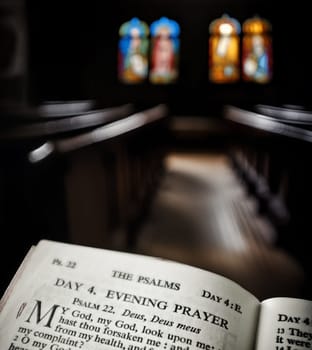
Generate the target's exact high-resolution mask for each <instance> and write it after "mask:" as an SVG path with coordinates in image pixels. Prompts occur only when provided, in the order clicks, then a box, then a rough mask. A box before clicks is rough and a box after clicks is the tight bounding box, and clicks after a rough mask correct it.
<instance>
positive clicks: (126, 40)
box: [118, 17, 149, 84]
mask: <svg viewBox="0 0 312 350" xmlns="http://www.w3.org/2000/svg"><path fill="white" fill-rule="evenodd" d="M148 34H149V28H148V25H147V24H146V23H145V22H143V21H140V20H139V19H138V18H136V17H134V18H132V19H131V20H130V21H129V22H126V23H124V24H122V25H121V27H120V29H119V36H120V39H119V50H118V77H119V79H120V81H122V82H124V83H130V84H133V83H134V84H135V83H141V82H143V81H144V80H145V79H146V78H147V75H148V49H149V40H148Z"/></svg>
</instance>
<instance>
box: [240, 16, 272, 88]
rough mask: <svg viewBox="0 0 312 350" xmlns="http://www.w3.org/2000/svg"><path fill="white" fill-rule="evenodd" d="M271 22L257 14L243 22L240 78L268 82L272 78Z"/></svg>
mask: <svg viewBox="0 0 312 350" xmlns="http://www.w3.org/2000/svg"><path fill="white" fill-rule="evenodd" d="M271 30H272V27H271V24H270V23H269V22H268V21H267V20H265V19H263V18H260V17H258V16H255V17H253V18H249V19H247V20H246V21H245V22H244V23H243V40H242V78H243V80H244V81H250V82H255V83H268V82H269V81H270V80H271V79H272V38H271Z"/></svg>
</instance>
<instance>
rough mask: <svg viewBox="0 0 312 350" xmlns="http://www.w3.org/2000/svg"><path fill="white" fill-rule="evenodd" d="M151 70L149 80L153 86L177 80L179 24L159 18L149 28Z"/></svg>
mask: <svg viewBox="0 0 312 350" xmlns="http://www.w3.org/2000/svg"><path fill="white" fill-rule="evenodd" d="M150 32H151V37H152V39H151V40H152V42H151V68H150V74H149V79H150V82H151V83H153V84H169V83H174V82H175V81H176V80H177V78H178V58H179V46H180V41H179V35H180V26H179V24H178V23H177V22H176V21H174V20H171V19H168V18H167V17H161V18H160V19H159V20H157V21H155V22H153V23H152V24H151V26H150Z"/></svg>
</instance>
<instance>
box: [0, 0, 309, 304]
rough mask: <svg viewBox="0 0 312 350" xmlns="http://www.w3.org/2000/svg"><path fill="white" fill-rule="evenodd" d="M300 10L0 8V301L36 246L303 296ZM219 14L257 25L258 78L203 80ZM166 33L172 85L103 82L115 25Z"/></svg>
mask: <svg viewBox="0 0 312 350" xmlns="http://www.w3.org/2000/svg"><path fill="white" fill-rule="evenodd" d="M307 6H308V5H307V3H301V2H300V1H299V2H296V4H294V3H289V4H286V3H282V4H281V5H278V4H273V3H272V1H268V0H263V1H253V2H250V1H246V0H239V1H234V0H218V1H216V0H209V1H207V0H206V1H204V0H179V1H178V0H166V1H165V0H149V1H143V0H123V1H121V0H115V1H112V2H110V3H109V4H108V2H105V1H95V0H94V1H93V0H91V1H88V2H74V1H58V0H57V1H55V0H54V1H51V0H48V1H38V0H0V154H1V166H0V230H1V236H2V244H1V246H2V254H1V269H2V270H1V271H2V272H1V293H3V292H4V291H5V289H6V287H7V286H8V284H9V282H10V280H11V279H12V277H13V275H14V273H15V271H16V269H17V268H18V266H19V264H20V263H21V261H22V259H23V257H24V256H25V254H26V252H27V250H28V249H29V247H30V246H31V245H33V244H36V243H37V242H38V241H39V240H40V239H51V240H58V241H62V242H69V243H75V244H82V245H87V246H94V247H100V248H105V249H113V250H120V251H128V252H134V253H139V254H146V255H152V256H159V257H163V258H167V259H172V260H175V261H180V262H183V263H187V264H190V265H194V266H198V267H201V268H203V269H206V270H209V271H213V272H217V273H219V274H221V275H223V276H226V277H228V278H230V279H232V280H234V281H236V282H237V283H239V284H240V285H241V286H243V287H244V288H246V289H247V290H249V291H251V292H252V293H253V294H254V295H255V296H256V297H258V298H259V299H264V298H268V297H273V296H292V297H299V298H306V299H312V287H311V285H312V264H311V243H310V242H311V233H312V230H311V221H310V220H311V206H310V199H311V196H312V182H311V181H312V180H311V179H312V171H311V170H312V169H311V164H310V163H311V162H310V161H309V159H311V158H310V157H311V154H312V153H311V150H312V147H311V146H312V145H311V143H312V104H311V97H312V96H311V82H312V71H311V69H310V65H311V62H310V57H309V54H308V52H309V44H310V32H311V29H310V27H309V26H310V23H309V18H308V13H309V12H308V10H307ZM224 13H226V14H229V15H230V16H232V17H234V18H236V19H237V20H238V21H239V22H240V23H242V22H243V21H244V20H246V19H247V18H250V17H252V16H254V15H256V14H257V15H260V16H262V17H263V18H266V19H267V20H268V21H269V22H270V23H271V25H272V46H273V51H272V52H273V69H272V70H273V76H272V79H271V80H270V81H269V82H268V83H265V84H257V83H253V82H245V81H242V80H239V81H237V82H235V83H230V84H216V83H213V82H211V81H209V79H208V75H209V66H208V61H209V49H208V38H209V31H208V27H209V24H210V23H211V21H213V20H214V19H216V18H219V17H221V16H222V15H223V14H224ZM161 16H166V17H168V18H173V19H174V20H175V21H177V22H178V23H179V25H180V28H181V33H180V52H179V61H178V69H179V77H178V79H177V81H176V82H174V83H172V84H158V85H157V84H151V83H150V82H149V81H144V82H142V83H140V84H123V83H121V82H120V81H119V80H118V72H117V52H118V40H119V34H118V31H119V27H120V26H121V24H122V23H124V22H126V21H128V20H130V19H131V18H133V17H138V18H140V19H141V20H143V21H145V22H146V23H148V24H150V23H151V22H153V21H155V20H156V19H158V18H160V17H161Z"/></svg>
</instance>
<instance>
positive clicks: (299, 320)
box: [256, 298, 312, 350]
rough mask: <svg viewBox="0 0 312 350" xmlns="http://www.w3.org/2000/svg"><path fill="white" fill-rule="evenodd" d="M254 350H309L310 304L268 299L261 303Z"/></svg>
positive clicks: (311, 339) (311, 333)
mask: <svg viewBox="0 0 312 350" xmlns="http://www.w3.org/2000/svg"><path fill="white" fill-rule="evenodd" d="M258 327H259V328H258V335H257V341H256V350H268V349H274V350H303V349H312V301H311V300H303V299H296V298H271V299H267V300H265V301H263V302H262V303H261V311H260V318H259V326H258Z"/></svg>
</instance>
